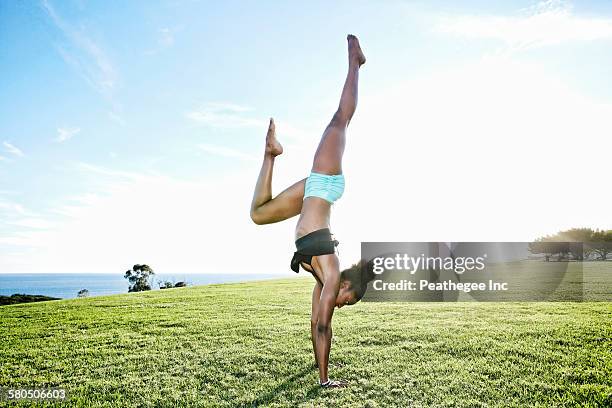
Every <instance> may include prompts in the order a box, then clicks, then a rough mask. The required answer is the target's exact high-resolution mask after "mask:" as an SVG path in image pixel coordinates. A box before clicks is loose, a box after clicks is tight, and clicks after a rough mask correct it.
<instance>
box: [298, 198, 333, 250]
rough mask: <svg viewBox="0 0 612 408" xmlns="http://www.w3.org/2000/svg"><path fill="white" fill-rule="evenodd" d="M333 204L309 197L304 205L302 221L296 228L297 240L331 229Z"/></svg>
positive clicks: (299, 221)
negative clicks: (330, 220)
mask: <svg viewBox="0 0 612 408" xmlns="http://www.w3.org/2000/svg"><path fill="white" fill-rule="evenodd" d="M330 212H331V204H330V203H329V202H327V201H326V200H324V199H322V198H319V197H307V198H305V199H304V203H303V204H302V212H301V213H300V219H299V220H298V223H297V225H296V227H295V239H296V240H297V239H299V238H301V237H303V236H304V235H307V234H310V233H311V232H313V231H316V230H319V229H322V228H329V214H330Z"/></svg>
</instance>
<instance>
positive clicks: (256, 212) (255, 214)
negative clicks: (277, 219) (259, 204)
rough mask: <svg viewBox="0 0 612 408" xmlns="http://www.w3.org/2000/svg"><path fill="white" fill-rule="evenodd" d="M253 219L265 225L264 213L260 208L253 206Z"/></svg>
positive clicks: (258, 223)
mask: <svg viewBox="0 0 612 408" xmlns="http://www.w3.org/2000/svg"><path fill="white" fill-rule="evenodd" d="M251 220H252V221H253V222H254V223H255V224H257V225H263V224H265V223H266V219H265V217H264V214H262V211H261V210H260V209H259V208H251Z"/></svg>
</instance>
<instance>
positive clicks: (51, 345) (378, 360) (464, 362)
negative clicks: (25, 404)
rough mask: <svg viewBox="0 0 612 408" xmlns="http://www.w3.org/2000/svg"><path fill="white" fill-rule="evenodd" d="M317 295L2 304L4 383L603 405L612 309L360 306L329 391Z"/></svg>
mask: <svg viewBox="0 0 612 408" xmlns="http://www.w3.org/2000/svg"><path fill="white" fill-rule="evenodd" d="M312 285H313V280H312V278H310V277H304V278H300V279H285V280H275V281H261V282H252V283H240V284H224V285H210V286H201V287H193V288H180V289H168V290H164V291H155V292H148V293H135V294H126V295H116V296H106V297H97V298H90V299H74V300H63V301H54V302H43V303H38V304H21V305H11V306H3V307H1V308H0V338H1V339H2V342H1V343H0V387H9V386H10V387H64V388H66V389H67V393H68V397H69V400H68V403H69V405H72V406H126V407H133V406H253V405H265V406H338V407H345V406H359V407H361V406H370V407H376V406H415V407H421V406H423V407H426V406H458V407H461V406H465V407H474V406H516V407H523V406H592V407H595V406H611V405H612V351H611V350H612V340H611V338H612V303H610V302H591V303H368V302H361V303H359V304H357V305H356V306H352V307H345V308H343V309H341V310H338V311H337V312H336V314H335V315H334V322H333V327H334V340H333V346H332V356H331V377H332V378H341V379H345V380H348V381H349V383H350V385H349V387H348V388H346V389H333V390H323V389H320V388H319V387H318V386H317V379H318V376H317V372H316V370H315V369H314V368H313V365H312V363H313V358H312V350H311V344H310V340H309V330H310V313H309V311H310V293H311V288H312ZM0 404H1V403H0ZM61 405H62V406H66V405H67V404H65V403H64V404H61Z"/></svg>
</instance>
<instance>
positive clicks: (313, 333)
mask: <svg viewBox="0 0 612 408" xmlns="http://www.w3.org/2000/svg"><path fill="white" fill-rule="evenodd" d="M322 288H323V286H321V284H320V283H319V282H317V283H315V286H314V289H313V290H312V312H311V313H310V338H311V339H312V350H313V351H314V358H315V367H319V362H318V360H317V320H318V318H319V302H320V301H321V289H322Z"/></svg>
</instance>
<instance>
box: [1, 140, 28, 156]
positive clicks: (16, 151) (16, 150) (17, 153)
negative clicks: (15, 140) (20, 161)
mask: <svg viewBox="0 0 612 408" xmlns="http://www.w3.org/2000/svg"><path fill="white" fill-rule="evenodd" d="M3 145H4V148H5V150H6V151H7V152H9V153H10V154H13V155H15V156H18V157H23V156H24V154H23V152H22V151H21V150H20V149H19V148H17V147H16V146H14V145H12V144H11V143H9V142H4V143H3Z"/></svg>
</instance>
